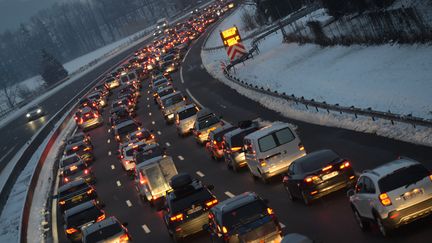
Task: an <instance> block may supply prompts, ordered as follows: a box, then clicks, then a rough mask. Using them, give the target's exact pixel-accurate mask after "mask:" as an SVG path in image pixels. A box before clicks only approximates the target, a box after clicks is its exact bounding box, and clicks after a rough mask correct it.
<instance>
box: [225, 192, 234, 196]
mask: <svg viewBox="0 0 432 243" xmlns="http://www.w3.org/2000/svg"><path fill="white" fill-rule="evenodd" d="M225 195H227V196H228V197H235V195H234V194H232V193H231V192H229V191H226V192H225Z"/></svg>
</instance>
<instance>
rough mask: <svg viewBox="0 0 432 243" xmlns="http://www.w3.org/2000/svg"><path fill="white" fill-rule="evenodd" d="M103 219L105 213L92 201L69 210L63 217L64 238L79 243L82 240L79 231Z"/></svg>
mask: <svg viewBox="0 0 432 243" xmlns="http://www.w3.org/2000/svg"><path fill="white" fill-rule="evenodd" d="M105 218H106V215H105V212H104V211H103V210H102V209H101V207H100V206H99V205H98V203H97V202H96V201H94V200H91V201H88V202H85V203H82V204H80V205H77V206H75V207H73V208H70V209H68V210H66V211H65V212H64V215H63V219H64V226H63V227H64V230H65V233H66V237H67V238H68V239H70V240H72V241H79V240H81V238H82V232H81V229H83V228H87V227H89V226H90V225H92V224H93V223H97V222H100V221H102V220H104V219H105Z"/></svg>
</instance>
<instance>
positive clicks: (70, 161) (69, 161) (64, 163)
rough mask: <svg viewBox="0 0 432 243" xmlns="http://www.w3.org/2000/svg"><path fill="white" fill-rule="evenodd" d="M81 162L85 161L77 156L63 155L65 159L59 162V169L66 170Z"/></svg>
mask: <svg viewBox="0 0 432 243" xmlns="http://www.w3.org/2000/svg"><path fill="white" fill-rule="evenodd" d="M79 161H83V160H82V159H81V157H80V156H79V155H77V154H71V155H63V157H62V158H61V159H60V162H59V168H60V169H62V168H65V167H66V166H69V165H71V164H74V163H76V162H79Z"/></svg>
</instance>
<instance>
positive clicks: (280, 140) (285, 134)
mask: <svg viewBox="0 0 432 243" xmlns="http://www.w3.org/2000/svg"><path fill="white" fill-rule="evenodd" d="M294 139H295V137H294V134H293V133H292V132H291V130H290V129H289V128H284V129H282V130H279V131H276V132H274V133H272V134H269V135H267V136H264V137H262V138H260V139H258V145H259V148H260V151H261V152H266V151H269V150H271V149H274V148H276V147H278V146H280V145H283V144H286V143H289V142H291V141H293V140H294Z"/></svg>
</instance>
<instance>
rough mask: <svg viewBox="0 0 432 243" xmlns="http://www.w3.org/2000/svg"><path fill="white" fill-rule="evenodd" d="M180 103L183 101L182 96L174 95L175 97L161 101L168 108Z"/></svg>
mask: <svg viewBox="0 0 432 243" xmlns="http://www.w3.org/2000/svg"><path fill="white" fill-rule="evenodd" d="M182 101H183V95H182V94H176V95H173V96H171V97H169V98H167V99H165V100H164V101H163V103H164V106H165V107H169V106H171V105H175V104H177V103H180V102H182Z"/></svg>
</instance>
